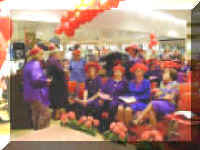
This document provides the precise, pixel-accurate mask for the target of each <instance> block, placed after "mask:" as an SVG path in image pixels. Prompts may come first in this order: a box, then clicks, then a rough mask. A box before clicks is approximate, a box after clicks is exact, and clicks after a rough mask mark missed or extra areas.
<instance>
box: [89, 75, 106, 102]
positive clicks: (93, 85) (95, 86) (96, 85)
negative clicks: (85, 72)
mask: <svg viewBox="0 0 200 150" xmlns="http://www.w3.org/2000/svg"><path fill="white" fill-rule="evenodd" d="M101 86H102V85H101V78H100V77H99V76H97V77H96V78H95V79H93V80H92V79H89V78H88V79H86V82H85V88H86V89H87V90H88V97H89V98H90V97H92V96H93V95H94V94H96V93H97V92H98V90H100V89H101Z"/></svg>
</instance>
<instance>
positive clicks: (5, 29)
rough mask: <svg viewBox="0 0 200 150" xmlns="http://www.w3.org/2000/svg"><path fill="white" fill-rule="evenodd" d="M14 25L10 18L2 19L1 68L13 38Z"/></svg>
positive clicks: (0, 25)
mask: <svg viewBox="0 0 200 150" xmlns="http://www.w3.org/2000/svg"><path fill="white" fill-rule="evenodd" d="M12 25H13V23H12V20H10V18H9V17H0V68H1V67H2V65H3V63H4V61H5V59H6V54H7V51H6V49H7V47H8V41H9V40H10V38H11V36H12Z"/></svg>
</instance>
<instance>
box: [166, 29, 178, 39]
mask: <svg viewBox="0 0 200 150" xmlns="http://www.w3.org/2000/svg"><path fill="white" fill-rule="evenodd" d="M168 36H169V37H177V36H178V34H177V32H176V31H173V30H172V31H169V32H168Z"/></svg>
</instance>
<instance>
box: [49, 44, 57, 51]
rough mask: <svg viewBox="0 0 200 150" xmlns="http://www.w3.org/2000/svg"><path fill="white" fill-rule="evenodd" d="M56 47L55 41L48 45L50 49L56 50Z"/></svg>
mask: <svg viewBox="0 0 200 150" xmlns="http://www.w3.org/2000/svg"><path fill="white" fill-rule="evenodd" d="M55 48H56V46H55V44H54V43H51V44H50V45H49V47H48V49H49V50H54V49H55Z"/></svg>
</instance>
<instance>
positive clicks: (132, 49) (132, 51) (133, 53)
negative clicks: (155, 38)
mask: <svg viewBox="0 0 200 150" xmlns="http://www.w3.org/2000/svg"><path fill="white" fill-rule="evenodd" d="M125 50H126V52H127V53H128V55H129V61H128V63H127V64H126V65H127V67H128V68H129V69H130V68H131V67H132V66H133V65H134V64H136V63H139V62H141V61H142V60H143V59H141V57H140V55H139V51H140V49H139V47H138V46H137V45H135V44H134V45H130V46H128V47H126V48H125ZM126 77H127V79H128V80H131V79H132V75H131V73H130V72H127V73H126Z"/></svg>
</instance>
